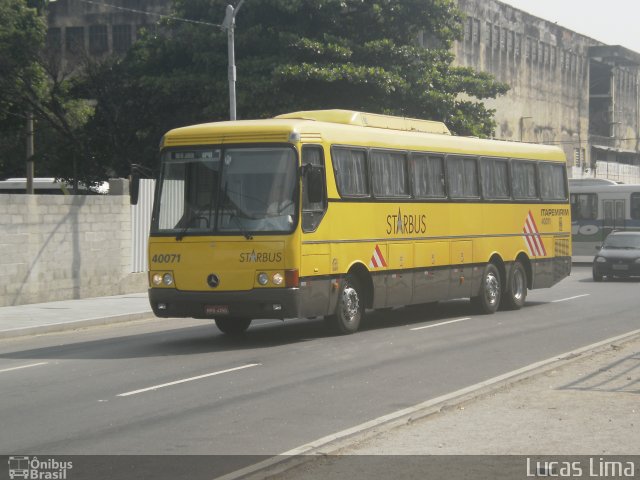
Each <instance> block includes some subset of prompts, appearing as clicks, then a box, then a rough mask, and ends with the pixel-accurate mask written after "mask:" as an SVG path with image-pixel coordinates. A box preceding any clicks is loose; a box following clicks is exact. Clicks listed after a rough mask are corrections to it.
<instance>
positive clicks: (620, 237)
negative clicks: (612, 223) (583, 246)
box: [593, 230, 640, 282]
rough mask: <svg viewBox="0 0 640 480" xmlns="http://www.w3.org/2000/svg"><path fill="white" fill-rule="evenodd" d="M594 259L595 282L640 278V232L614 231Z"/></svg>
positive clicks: (598, 248) (597, 248)
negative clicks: (605, 278)
mask: <svg viewBox="0 0 640 480" xmlns="http://www.w3.org/2000/svg"><path fill="white" fill-rule="evenodd" d="M596 250H598V253H597V254H596V256H595V258H594V259H593V280H594V281H596V282H600V281H602V279H603V278H604V277H608V278H612V277H632V276H640V231H637V232H636V231H634V232H630V231H615V230H614V231H613V232H611V233H610V234H609V235H608V236H607V238H605V239H604V242H603V243H602V246H599V247H596Z"/></svg>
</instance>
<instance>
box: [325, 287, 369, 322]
mask: <svg viewBox="0 0 640 480" xmlns="http://www.w3.org/2000/svg"><path fill="white" fill-rule="evenodd" d="M363 318H364V297H363V296H362V288H361V287H360V283H359V282H358V280H357V279H356V278H355V277H354V276H352V275H347V276H346V277H345V279H344V280H343V281H342V286H341V287H340V293H339V294H338V305H337V306H336V313H335V314H334V315H331V316H330V317H328V318H327V321H328V324H329V327H330V328H331V329H332V330H333V331H334V332H335V333H337V334H339V335H347V334H350V333H355V332H356V331H358V328H359V327H360V323H361V322H362V319H363Z"/></svg>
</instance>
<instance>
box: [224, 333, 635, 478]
mask: <svg viewBox="0 0 640 480" xmlns="http://www.w3.org/2000/svg"><path fill="white" fill-rule="evenodd" d="M637 337H640V329H638V330H633V331H631V332H627V333H625V334H623V335H619V336H616V337H611V338H608V339H606V340H603V341H601V342H597V343H593V344H590V345H587V346H585V347H581V348H578V349H575V350H572V351H569V352H564V353H562V354H560V355H556V356H553V357H550V358H548V359H545V360H542V361H540V362H536V363H532V364H530V365H527V366H525V367H522V368H520V369H517V370H513V371H511V372H507V373H505V374H503V375H499V376H496V377H493V378H490V379H488V380H486V381H483V382H480V383H477V384H475V385H472V386H470V387H465V388H462V389H460V390H457V391H455V392H451V393H449V394H446V395H442V396H440V397H436V398H433V399H431V400H427V401H425V402H422V403H419V404H417V405H414V406H413V407H409V408H406V409H403V410H399V411H397V412H392V413H391V414H388V415H384V416H382V417H378V418H376V419H374V420H371V421H369V422H365V423H362V424H360V425H356V426H355V427H352V428H350V429H347V430H343V431H341V432H338V433H336V434H333V435H329V436H325V437H323V438H320V439H317V440H315V441H313V442H310V443H307V444H305V445H302V446H300V447H297V448H295V449H293V450H289V451H287V452H284V453H281V454H279V455H277V456H274V457H271V458H269V459H267V460H265V461H263V462H259V463H257V464H254V465H250V466H248V467H246V468H244V469H241V470H237V471H235V472H231V473H229V474H227V475H224V476H221V477H218V478H217V479H216V480H236V479H243V480H248V479H250V480H257V479H265V478H269V477H272V476H276V475H280V474H283V473H284V472H286V471H288V470H291V469H293V468H296V467H299V466H301V465H303V464H306V463H308V462H312V461H314V460H318V459H319V458H322V457H325V456H328V455H339V454H340V453H341V451H343V450H345V449H347V448H349V447H353V446H354V445H356V444H358V443H361V442H364V441H367V440H370V439H372V438H374V437H376V436H377V435H380V434H382V433H385V432H388V431H390V430H392V429H395V428H401V427H403V426H406V425H410V424H411V423H413V422H416V421H418V420H421V419H423V418H426V417H429V416H431V415H436V414H438V413H440V412H443V411H446V410H450V409H455V408H457V407H459V406H462V405H464V404H466V403H469V402H471V401H475V400H479V399H481V398H483V397H486V396H487V395H490V394H492V393H496V392H499V391H500V390H503V389H506V388H510V387H513V386H516V385H517V384H518V383H520V382H524V381H526V380H531V379H533V378H535V377H538V376H540V375H543V374H544V373H546V372H549V371H551V370H554V369H556V368H562V367H565V366H568V365H570V364H571V363H573V362H575V361H577V360H580V359H584V358H587V357H589V356H593V355H597V354H599V353H602V352H604V351H606V350H608V349H609V348H611V346H612V345H619V344H624V343H627V342H630V341H633V340H634V339H636V338H637Z"/></svg>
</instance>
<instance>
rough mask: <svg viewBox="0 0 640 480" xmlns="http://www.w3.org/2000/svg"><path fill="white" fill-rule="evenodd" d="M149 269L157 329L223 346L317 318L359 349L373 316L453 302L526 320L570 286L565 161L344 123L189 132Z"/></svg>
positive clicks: (169, 168) (157, 219) (533, 148)
mask: <svg viewBox="0 0 640 480" xmlns="http://www.w3.org/2000/svg"><path fill="white" fill-rule="evenodd" d="M149 265H150V271H149V283H150V289H149V299H150V303H151V306H152V308H153V311H154V312H155V314H156V315H158V316H160V317H193V318H211V319H215V323H216V325H217V326H218V328H219V329H220V330H221V331H223V332H225V333H228V334H239V333H242V332H244V331H245V330H246V329H247V328H248V327H249V325H250V323H251V321H252V320H253V319H258V318H275V319H285V318H310V317H318V316H325V318H326V319H327V322H328V323H329V324H330V326H331V327H332V328H333V329H334V330H335V331H336V332H338V333H343V334H344V333H352V332H355V331H356V330H357V329H358V328H359V326H360V325H361V322H362V319H363V318H364V315H365V311H366V309H376V308H387V307H394V306H401V305H410V304H427V303H431V302H436V301H439V300H446V299H453V298H470V299H471V300H472V302H473V303H474V304H475V306H476V307H477V309H478V311H480V312H483V313H493V312H495V311H496V310H497V309H498V307H500V306H502V307H503V308H508V309H518V308H520V307H522V306H523V305H524V303H525V299H526V296H527V290H528V289H532V288H543V287H550V286H552V285H554V284H555V283H557V282H558V281H560V280H561V279H563V278H564V277H566V276H567V275H569V273H570V270H571V217H570V207H569V196H568V191H567V174H566V162H565V158H564V155H563V153H562V151H561V150H560V149H559V148H556V147H551V146H540V145H532V144H525V143H511V142H504V141H495V140H481V139H476V138H465V137H457V136H453V135H451V134H450V133H449V131H448V129H447V128H446V126H445V125H444V124H442V123H439V122H432V121H426V120H416V119H407V118H400V117H392V116H385V115H376V114H370V113H362V112H353V111H346V110H321V111H303V112H295V113H289V114H285V115H280V116H277V117H275V118H273V119H265V120H249V121H233V122H219V123H209V124H202V125H194V126H188V127H184V128H178V129H175V130H171V131H170V132H168V133H167V134H166V135H165V136H164V137H163V139H162V143H161V170H160V174H159V179H158V182H157V185H156V192H155V202H154V210H153V216H152V225H151V234H150V239H149ZM425 308H426V307H425Z"/></svg>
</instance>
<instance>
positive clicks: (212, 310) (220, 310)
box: [204, 305, 229, 315]
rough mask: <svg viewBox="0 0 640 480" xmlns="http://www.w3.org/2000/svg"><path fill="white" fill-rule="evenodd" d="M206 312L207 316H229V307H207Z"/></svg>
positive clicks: (205, 307)
mask: <svg viewBox="0 0 640 480" xmlns="http://www.w3.org/2000/svg"><path fill="white" fill-rule="evenodd" d="M204 312H205V313H206V314H207V315H228V314H229V305H205V306H204Z"/></svg>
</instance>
